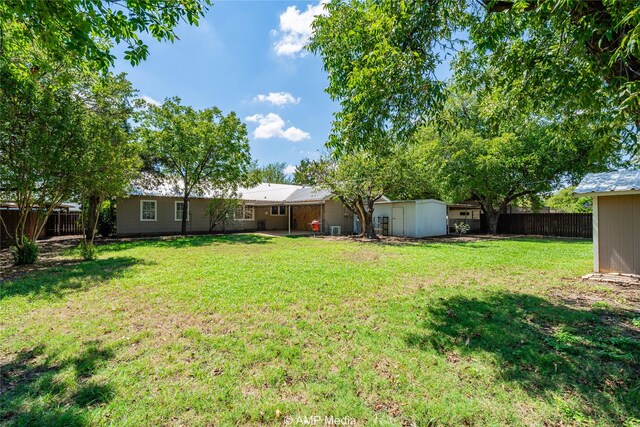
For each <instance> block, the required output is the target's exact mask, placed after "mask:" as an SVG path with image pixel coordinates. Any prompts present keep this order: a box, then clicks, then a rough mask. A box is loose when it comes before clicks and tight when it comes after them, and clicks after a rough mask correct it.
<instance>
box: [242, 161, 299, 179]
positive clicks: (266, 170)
mask: <svg viewBox="0 0 640 427" xmlns="http://www.w3.org/2000/svg"><path fill="white" fill-rule="evenodd" d="M286 167H287V164H286V163H284V162H276V163H269V164H266V165H264V166H259V165H258V162H254V163H252V164H251V169H250V171H249V181H251V183H260V182H268V183H271V184H291V183H292V180H291V178H290V177H289V176H287V174H286V173H284V170H285V169H286Z"/></svg>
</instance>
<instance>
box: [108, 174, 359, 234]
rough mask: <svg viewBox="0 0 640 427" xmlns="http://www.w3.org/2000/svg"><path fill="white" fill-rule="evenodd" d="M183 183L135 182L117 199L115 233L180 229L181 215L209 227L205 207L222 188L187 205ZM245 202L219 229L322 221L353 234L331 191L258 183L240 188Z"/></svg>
mask: <svg viewBox="0 0 640 427" xmlns="http://www.w3.org/2000/svg"><path fill="white" fill-rule="evenodd" d="M180 190H181V189H180V186H179V185H175V183H171V182H167V181H163V182H155V183H154V184H153V185H151V184H149V183H145V185H141V184H134V185H133V186H132V191H131V192H130V194H129V196H128V197H125V198H121V199H119V200H118V201H117V208H116V209H117V215H116V232H117V234H118V235H119V236H137V235H162V234H165V235H166V234H176V233H179V232H180V228H181V221H182V215H184V214H185V211H186V214H187V215H188V217H187V232H188V233H190V234H198V233H207V232H209V216H208V215H207V213H206V208H207V206H208V205H209V202H210V201H211V199H212V198H214V197H219V192H217V191H216V190H214V189H212V190H210V191H206V192H199V193H195V194H194V195H192V197H191V198H190V200H189V206H188V207H187V209H186V210H185V209H184V203H183V200H182V197H181V195H180V194H181V191H180ZM237 195H238V198H239V199H240V200H241V204H240V205H239V206H238V208H237V210H236V212H235V213H234V215H233V218H230V219H229V221H227V222H226V223H225V224H222V225H218V226H216V228H215V231H263V230H264V231H287V232H294V231H298V232H299V231H309V232H311V231H312V228H311V222H312V221H314V220H317V221H320V224H321V231H322V232H323V233H324V234H330V233H332V234H351V233H353V223H354V221H353V213H352V212H351V211H349V210H348V209H347V208H346V207H345V206H344V205H343V204H342V203H341V202H340V201H338V200H337V199H335V198H334V197H333V195H332V194H331V192H329V191H326V190H318V189H314V188H312V187H305V186H300V185H288V184H268V183H264V184H259V185H257V186H255V187H252V188H244V189H239V190H238V192H237Z"/></svg>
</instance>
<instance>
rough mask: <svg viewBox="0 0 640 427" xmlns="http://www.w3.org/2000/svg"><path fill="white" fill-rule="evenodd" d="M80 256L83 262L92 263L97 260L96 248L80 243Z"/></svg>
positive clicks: (89, 244)
mask: <svg viewBox="0 0 640 427" xmlns="http://www.w3.org/2000/svg"><path fill="white" fill-rule="evenodd" d="M80 255H82V259H84V260H85V261H93V260H94V259H96V258H98V251H96V247H95V246H94V245H93V244H91V243H87V242H82V243H80Z"/></svg>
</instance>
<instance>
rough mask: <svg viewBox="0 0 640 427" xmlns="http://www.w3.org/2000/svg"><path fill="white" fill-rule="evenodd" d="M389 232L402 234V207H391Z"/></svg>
mask: <svg viewBox="0 0 640 427" xmlns="http://www.w3.org/2000/svg"><path fill="white" fill-rule="evenodd" d="M391 221H392V222H391V232H392V233H393V235H394V236H398V237H402V236H404V208H393V211H392V219H391Z"/></svg>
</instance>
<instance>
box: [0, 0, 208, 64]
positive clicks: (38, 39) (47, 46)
mask: <svg viewBox="0 0 640 427" xmlns="http://www.w3.org/2000/svg"><path fill="white" fill-rule="evenodd" d="M210 4H211V2H210V1H209V0H177V1H165V2H149V1H140V0H123V1H117V2H116V1H108V0H65V1H36V0H9V1H4V2H0V34H2V36H1V37H0V40H1V43H2V44H1V46H0V57H1V56H13V55H14V54H15V53H16V52H17V51H23V50H24V49H25V47H27V46H29V45H33V44H37V45H38V46H39V48H40V49H42V50H43V51H45V52H47V53H48V54H49V55H50V56H51V57H52V58H53V59H55V60H56V61H59V60H60V59H62V58H71V61H70V62H71V63H72V64H75V65H79V66H85V65H88V63H87V61H89V62H92V63H95V64H98V66H99V67H100V68H102V69H103V70H105V71H106V70H107V69H108V67H109V66H111V65H113V62H114V59H115V56H114V55H113V53H112V50H113V47H114V43H123V44H124V45H125V46H126V49H125V53H124V58H125V59H126V60H128V61H129V62H131V63H132V64H134V65H135V64H138V63H139V62H140V61H142V60H144V59H146V57H147V55H148V47H147V45H146V44H145V43H144V42H143V41H142V40H141V38H140V35H141V34H149V35H151V36H152V37H153V38H154V39H156V40H159V41H162V40H168V41H174V40H175V39H176V38H177V36H176V33H175V28H176V27H177V26H178V24H179V23H180V22H181V21H186V22H188V23H189V24H191V25H197V24H198V21H199V20H200V18H201V17H202V16H203V15H204V13H205V12H206V10H207V7H208V6H209V5H210ZM46 64H47V63H46V62H42V63H40V64H39V66H41V67H42V66H45V65H46ZM24 65H27V64H24Z"/></svg>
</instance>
